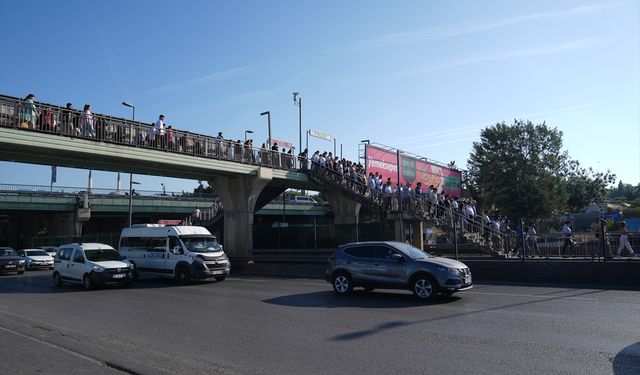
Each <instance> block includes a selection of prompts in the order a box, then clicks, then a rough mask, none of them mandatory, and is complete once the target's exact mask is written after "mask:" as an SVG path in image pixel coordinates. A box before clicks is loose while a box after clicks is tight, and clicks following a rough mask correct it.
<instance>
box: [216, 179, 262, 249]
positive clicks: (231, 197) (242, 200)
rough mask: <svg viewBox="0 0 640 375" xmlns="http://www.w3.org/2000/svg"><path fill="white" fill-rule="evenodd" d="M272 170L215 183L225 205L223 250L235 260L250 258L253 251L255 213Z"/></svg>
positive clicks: (220, 180) (217, 180) (219, 180)
mask: <svg viewBox="0 0 640 375" xmlns="http://www.w3.org/2000/svg"><path fill="white" fill-rule="evenodd" d="M272 179H273V170H272V169H270V168H260V169H259V171H258V176H243V175H240V176H232V177H227V176H220V177H216V178H215V179H214V180H213V181H212V182H213V185H214V186H215V188H216V192H217V193H218V195H219V196H220V199H221V200H222V203H223V204H224V244H223V245H224V251H225V252H226V253H227V254H228V255H229V256H230V257H233V258H236V259H243V258H249V257H250V256H251V254H252V251H253V233H252V232H251V226H252V224H253V213H254V211H255V206H256V201H257V200H258V196H259V195H260V192H261V191H262V189H264V188H265V186H267V184H269V182H270V181H271V180H272Z"/></svg>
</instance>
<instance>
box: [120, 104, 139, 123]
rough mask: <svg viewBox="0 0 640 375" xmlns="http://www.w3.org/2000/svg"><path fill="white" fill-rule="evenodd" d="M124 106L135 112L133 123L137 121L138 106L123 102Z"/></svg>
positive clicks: (132, 117)
mask: <svg viewBox="0 0 640 375" xmlns="http://www.w3.org/2000/svg"><path fill="white" fill-rule="evenodd" d="M122 105H123V106H125V107H129V108H131V109H132V110H133V115H132V116H131V121H136V106H135V105H133V104H131V103H129V102H122Z"/></svg>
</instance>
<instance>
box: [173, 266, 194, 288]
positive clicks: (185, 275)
mask: <svg viewBox="0 0 640 375" xmlns="http://www.w3.org/2000/svg"><path fill="white" fill-rule="evenodd" d="M176 281H177V282H178V283H179V284H186V283H188V282H189V281H191V275H190V274H189V270H188V269H187V267H185V266H179V267H178V268H177V269H176Z"/></svg>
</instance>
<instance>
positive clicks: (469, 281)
mask: <svg viewBox="0 0 640 375" xmlns="http://www.w3.org/2000/svg"><path fill="white" fill-rule="evenodd" d="M464 283H465V284H471V276H465V277H464Z"/></svg>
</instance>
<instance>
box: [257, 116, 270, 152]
mask: <svg viewBox="0 0 640 375" xmlns="http://www.w3.org/2000/svg"><path fill="white" fill-rule="evenodd" d="M264 115H267V124H268V126H269V139H268V140H267V142H268V143H269V150H271V112H270V111H266V112H262V113H261V114H260V116H264Z"/></svg>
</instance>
